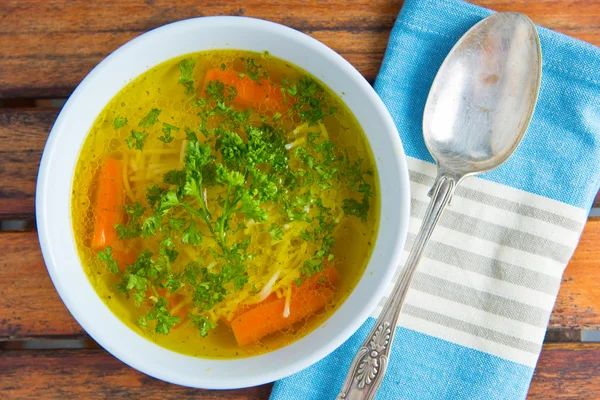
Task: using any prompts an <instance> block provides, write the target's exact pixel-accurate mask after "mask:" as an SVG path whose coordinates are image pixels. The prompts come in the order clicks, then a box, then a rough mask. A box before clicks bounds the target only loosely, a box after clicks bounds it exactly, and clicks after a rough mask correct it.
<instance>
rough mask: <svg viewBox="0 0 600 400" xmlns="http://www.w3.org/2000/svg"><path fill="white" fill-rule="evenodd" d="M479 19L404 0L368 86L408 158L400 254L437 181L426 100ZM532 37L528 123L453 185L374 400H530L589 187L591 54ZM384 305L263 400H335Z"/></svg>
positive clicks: (457, 8) (597, 66)
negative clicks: (495, 165)
mask: <svg viewBox="0 0 600 400" xmlns="http://www.w3.org/2000/svg"><path fill="white" fill-rule="evenodd" d="M490 13H491V11H489V10H486V9H483V8H480V7H477V6H474V5H471V4H468V3H464V2H462V1H458V0H446V1H442V0H406V1H405V3H404V7H403V8H402V11H401V13H400V15H399V17H398V19H397V21H396V24H395V26H394V29H393V31H392V34H391V37H390V41H389V44H388V48H387V52H386V54H385V59H384V61H383V65H382V67H381V71H380V73H379V76H378V77H377V81H376V83H375V89H376V91H377V93H379V95H380V96H381V98H382V99H383V101H384V102H385V104H386V106H387V107H388V109H389V111H390V113H391V114H392V116H393V118H394V121H395V123H396V126H397V128H398V131H399V132H400V136H401V138H402V143H403V145H404V149H405V152H406V154H407V156H408V165H409V169H410V180H411V190H412V201H411V221H410V228H409V235H408V240H407V243H406V247H405V252H404V254H405V258H406V255H407V253H408V250H410V247H411V246H412V244H413V241H414V238H415V235H416V233H417V231H418V229H419V226H420V224H421V219H422V217H423V214H424V212H425V209H426V206H427V204H428V202H429V198H428V197H427V191H428V190H429V188H430V187H431V185H432V183H433V180H434V177H435V172H436V168H435V166H434V164H433V159H432V158H431V156H430V154H429V152H428V151H427V149H426V147H425V144H424V142H423V137H422V128H421V124H422V117H423V109H424V106H425V101H426V99H427V94H428V92H429V89H430V87H431V84H432V82H433V79H434V77H435V74H436V73H437V71H438V69H439V67H440V65H441V64H442V61H443V60H444V58H445V57H446V55H447V54H448V52H449V51H450V49H451V48H452V46H453V45H454V44H455V43H456V41H457V40H458V39H459V38H460V37H461V36H462V35H463V34H464V33H465V32H466V31H467V30H468V29H469V28H470V27H471V26H473V25H474V24H475V23H477V22H478V21H480V20H481V19H483V18H484V17H486V16H487V15H489V14H490ZM539 35H540V39H541V45H542V53H543V69H542V71H543V72H542V74H543V79H542V86H541V91H540V95H539V101H538V104H537V108H536V111H535V115H534V118H533V121H532V123H531V125H530V128H529V130H528V132H527V134H526V135H525V139H524V141H523V142H522V144H521V145H520V146H519V148H518V149H517V151H516V152H515V153H514V155H513V156H512V158H510V159H509V161H508V162H507V163H506V164H504V165H503V166H502V167H500V168H499V169H497V170H495V171H494V172H491V173H488V174H485V175H483V176H480V177H477V178H468V179H466V180H465V181H464V182H463V183H462V184H461V186H460V187H459V189H458V191H457V192H456V194H455V196H454V198H453V201H452V205H451V206H450V207H449V208H448V209H447V210H446V212H445V214H444V216H443V217H442V219H441V220H440V223H439V225H438V227H437V228H436V231H435V232H434V234H433V237H432V238H431V241H430V243H429V246H428V249H427V250H426V252H425V256H424V258H423V260H422V261H421V264H420V266H419V270H418V272H417V275H416V276H415V279H414V281H413V284H412V286H411V289H410V291H409V293H408V296H407V298H406V302H405V305H404V308H403V311H402V314H401V316H400V321H399V324H398V328H397V333H396V338H395V340H394V344H393V352H392V357H391V360H390V363H389V365H388V369H387V374H386V376H385V379H384V382H383V384H382V386H381V387H380V390H379V392H378V394H377V397H376V398H377V399H379V400H382V399H410V400H413V399H453V400H454V399H486V400H489V399H511V400H514V399H522V398H525V397H526V395H527V391H528V387H529V383H530V381H531V377H532V375H533V371H534V368H535V365H536V362H537V359H538V356H539V353H540V350H541V346H542V342H543V339H544V335H545V332H546V327H547V324H548V319H549V317H550V313H551V311H552V307H553V305H554V302H555V300H556V295H557V293H558V289H559V286H560V282H561V276H562V273H563V271H564V268H565V266H566V265H567V263H568V261H569V259H570V258H571V255H572V254H573V251H574V249H575V247H576V245H577V242H578V240H579V236H580V234H581V231H582V229H583V226H584V224H585V222H586V218H587V215H588V211H589V209H590V206H591V204H592V202H593V199H594V196H595V194H596V193H597V192H598V187H599V186H600V49H598V48H596V47H594V46H591V45H589V44H586V43H583V42H580V41H577V40H574V39H571V38H569V37H566V36H564V35H561V34H558V33H556V32H553V31H550V30H548V29H544V28H539ZM380 173H381V174H385V171H380ZM401 269H402V266H400V267H399V268H398V272H397V274H396V278H397V277H398V275H399V273H400V270H401ZM396 278H395V279H396ZM395 279H394V281H395ZM392 284H393V282H392ZM390 287H391V285H390ZM388 293H389V291H388ZM386 297H387V294H386ZM384 300H385V299H384ZM382 303H383V301H382ZM382 303H380V306H379V307H378V308H377V309H376V310H375V311H374V313H373V314H372V316H371V318H369V319H368V320H367V322H365V324H364V325H363V326H362V327H361V328H360V329H359V330H358V332H356V334H355V335H354V336H352V337H351V338H350V339H349V340H348V341H347V342H346V343H345V344H343V345H342V346H341V347H340V348H338V349H337V350H336V351H334V352H333V353H332V354H330V355H329V356H328V357H326V358H325V359H323V360H321V361H320V362H318V363H317V364H315V365H313V366H312V367H310V368H308V369H306V370H304V371H302V372H300V373H298V374H296V375H293V376H291V377H289V378H286V379H283V380H281V381H279V382H277V383H276V384H275V386H274V388H273V392H272V395H271V399H272V400H287V399H315V400H327V399H334V398H335V396H336V395H337V393H338V391H339V390H340V388H341V386H342V383H343V381H344V378H345V375H346V372H347V370H348V367H349V365H350V362H351V360H352V358H353V356H354V354H355V353H356V351H357V350H358V348H359V347H360V346H361V344H362V342H363V340H364V338H365V337H366V335H367V333H368V332H369V331H370V329H371V328H372V326H373V324H374V322H375V318H376V317H377V315H378V314H379V311H380V309H381V308H380V307H381V304H382Z"/></svg>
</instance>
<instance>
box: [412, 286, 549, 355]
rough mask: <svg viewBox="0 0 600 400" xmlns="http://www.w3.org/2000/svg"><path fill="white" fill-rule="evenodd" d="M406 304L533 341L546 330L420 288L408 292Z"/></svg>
mask: <svg viewBox="0 0 600 400" xmlns="http://www.w3.org/2000/svg"><path fill="white" fill-rule="evenodd" d="M405 304H410V305H413V306H416V307H419V308H421V309H424V310H429V311H433V312H436V313H439V314H442V315H446V316H449V317H452V318H454V319H457V320H460V321H464V322H468V323H471V324H474V325H478V326H481V327H484V328H487V329H491V330H493V331H496V332H500V333H503V334H505V335H510V336H514V337H516V338H521V339H523V340H525V341H530V342H532V343H535V342H538V341H540V340H542V339H543V338H544V334H545V332H546V328H545V327H543V328H542V327H535V326H532V325H528V324H524V323H522V322H519V321H515V320H512V319H510V318H506V317H502V316H500V315H496V314H491V313H487V312H485V311H483V312H482V311H481V310H480V309H477V308H473V307H469V306H465V305H464V304H461V303H457V302H455V301H452V300H444V299H441V298H439V297H437V296H434V295H432V294H429V293H425V292H421V291H420V290H412V289H411V290H410V291H409V292H408V295H407V297H406V303H405ZM417 314H418V312H417ZM412 315H413V316H419V315H415V313H413V314H412Z"/></svg>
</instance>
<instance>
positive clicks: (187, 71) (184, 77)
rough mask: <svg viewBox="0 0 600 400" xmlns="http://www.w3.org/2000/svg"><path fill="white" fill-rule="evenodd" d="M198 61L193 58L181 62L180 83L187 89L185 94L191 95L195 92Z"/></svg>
mask: <svg viewBox="0 0 600 400" xmlns="http://www.w3.org/2000/svg"><path fill="white" fill-rule="evenodd" d="M195 66H196V61H195V60H192V59H191V58H186V59H184V60H181V61H180V62H179V81H178V82H177V83H178V84H180V85H183V87H185V94H190V93H192V92H193V91H194V67H195Z"/></svg>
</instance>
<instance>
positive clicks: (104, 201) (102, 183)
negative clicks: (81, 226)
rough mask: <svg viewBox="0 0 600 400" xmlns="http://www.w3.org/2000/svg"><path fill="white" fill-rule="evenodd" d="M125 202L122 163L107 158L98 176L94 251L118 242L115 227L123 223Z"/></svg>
mask: <svg viewBox="0 0 600 400" xmlns="http://www.w3.org/2000/svg"><path fill="white" fill-rule="evenodd" d="M123 201H124V199H123V182H122V174H121V162H120V161H119V160H115V159H113V158H107V159H105V160H104V166H103V167H102V170H101V171H100V175H99V176H98V191H97V195H96V207H95V209H94V215H95V217H96V220H95V225H94V235H93V237H92V243H91V245H92V249H93V250H96V251H97V250H102V249H104V248H105V247H107V246H111V245H113V244H114V243H116V242H117V231H116V230H115V227H114V225H115V224H117V223H122V221H123V217H124V216H123Z"/></svg>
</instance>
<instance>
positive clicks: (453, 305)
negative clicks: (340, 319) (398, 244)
mask: <svg viewBox="0 0 600 400" xmlns="http://www.w3.org/2000/svg"><path fill="white" fill-rule="evenodd" d="M408 164H409V168H410V170H411V188H412V199H411V205H412V206H413V207H412V210H411V219H410V224H409V237H408V240H407V246H406V248H405V251H404V252H403V257H402V258H403V260H402V265H404V263H405V259H406V257H407V255H408V250H410V246H411V245H412V242H414V236H415V235H416V233H417V232H418V230H419V228H420V225H421V217H422V215H423V213H424V211H425V208H426V206H427V203H428V202H429V197H428V196H427V192H428V191H429V189H430V184H431V183H432V182H433V179H434V177H435V175H436V167H435V165H433V164H430V163H427V162H424V161H420V160H417V159H413V158H410V157H409V158H408ZM461 188H462V189H461ZM586 214H587V213H586V211H585V210H582V209H579V208H577V207H573V206H569V205H567V204H564V203H561V202H558V201H555V200H551V199H548V198H545V197H543V196H538V195H535V194H532V193H528V192H525V191H522V190H518V189H514V188H511V187H508V186H505V185H502V184H499V183H495V182H491V181H486V180H483V179H479V178H468V179H466V180H465V181H464V182H462V184H461V187H459V190H458V191H457V193H456V195H455V197H454V200H453V204H452V205H451V207H450V208H449V209H448V210H447V211H446V213H445V214H444V216H443V217H442V220H441V221H440V224H439V225H438V227H437V228H436V230H435V232H434V233H433V235H432V237H431V242H430V246H429V247H428V248H427V249H426V251H425V254H424V258H423V259H422V260H421V265H420V267H419V270H418V272H417V274H416V276H415V279H414V281H413V285H412V286H411V289H410V290H409V293H408V296H407V298H406V302H405V308H404V310H403V312H402V314H401V316H400V321H399V326H402V327H405V328H409V329H413V330H416V331H419V332H422V333H425V334H428V335H432V336H434V337H438V338H441V339H444V340H448V341H451V342H453V343H456V344H459V345H462V346H466V347H470V348H473V349H476V350H480V351H484V352H487V353H490V354H493V355H496V356H499V357H502V358H505V359H508V360H511V361H515V362H518V363H521V364H524V365H528V366H531V367H534V366H535V363H536V361H537V356H538V353H539V350H540V348H541V343H542V342H543V338H544V334H545V329H546V326H547V322H548V318H549V316H550V313H551V311H552V306H553V303H554V300H555V296H556V294H557V292H558V289H559V286H560V280H561V276H562V273H563V271H564V268H565V266H566V262H567V261H568V259H569V258H570V256H571V254H572V251H573V249H574V247H575V246H576V244H577V241H578V240H579V236H580V231H581V229H582V227H583V225H584V223H585V221H586V218H587V215H586ZM398 276H399V273H397V274H396V276H395V277H394V281H395V280H396V279H398ZM390 291H391V285H390V287H389V288H387V290H386V291H385V296H384V297H386V298H387V296H389V293H390ZM382 304H383V301H382V302H381V303H380V304H379V305H378V307H377V308H376V310H375V311H374V313H373V315H372V316H373V317H377V316H378V315H379V313H380V310H381V305H382Z"/></svg>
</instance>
